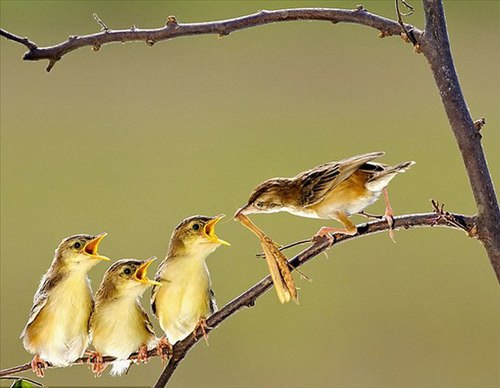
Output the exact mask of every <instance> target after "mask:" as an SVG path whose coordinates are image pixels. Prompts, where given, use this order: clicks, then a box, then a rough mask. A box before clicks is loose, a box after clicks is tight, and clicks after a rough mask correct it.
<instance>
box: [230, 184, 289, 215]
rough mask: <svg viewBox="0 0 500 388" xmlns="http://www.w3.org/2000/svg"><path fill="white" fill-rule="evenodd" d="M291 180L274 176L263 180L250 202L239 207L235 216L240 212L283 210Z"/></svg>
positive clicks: (251, 196) (273, 211)
mask: <svg viewBox="0 0 500 388" xmlns="http://www.w3.org/2000/svg"><path fill="white" fill-rule="evenodd" d="M290 183H291V180H290V179H287V178H272V179H268V180H267V181H264V182H262V183H261V184H260V185H258V186H257V187H256V188H255V189H254V190H253V191H252V194H250V199H249V200H248V203H247V204H246V205H245V206H243V207H242V208H240V209H238V211H237V212H236V214H235V215H234V218H237V217H238V216H239V215H240V214H245V215H247V214H253V213H277V212H280V211H282V210H283V208H284V207H285V204H286V202H287V198H288V196H289V194H290Z"/></svg>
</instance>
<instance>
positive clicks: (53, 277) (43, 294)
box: [20, 269, 62, 337]
mask: <svg viewBox="0 0 500 388" xmlns="http://www.w3.org/2000/svg"><path fill="white" fill-rule="evenodd" d="M61 279H62V275H60V274H57V273H56V272H52V271H50V269H49V271H48V272H47V273H46V274H45V276H44V277H43V278H42V281H41V282H40V286H39V287H38V290H37V291H36V293H35V296H34V297H33V306H32V307H31V310H30V314H29V317H28V323H26V326H25V327H24V329H23V332H22V333H21V335H20V337H24V334H25V333H26V330H27V328H28V326H29V325H31V324H32V323H33V321H34V320H35V319H36V317H37V316H38V314H40V311H42V310H43V308H44V307H45V305H46V304H47V301H48V299H49V295H50V292H51V291H52V290H53V288H54V287H55V286H56V285H57V284H58V283H59V282H60V280H61Z"/></svg>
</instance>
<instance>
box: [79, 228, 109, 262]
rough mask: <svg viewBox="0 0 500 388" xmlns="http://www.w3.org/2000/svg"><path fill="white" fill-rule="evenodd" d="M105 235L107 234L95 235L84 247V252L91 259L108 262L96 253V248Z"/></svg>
mask: <svg viewBox="0 0 500 388" xmlns="http://www.w3.org/2000/svg"><path fill="white" fill-rule="evenodd" d="M107 235H108V234H107V233H105V232H103V233H101V234H99V235H97V236H96V237H95V238H94V239H93V240H91V241H89V242H88V243H87V245H85V248H84V252H85V253H86V254H87V255H89V256H90V257H91V258H92V259H96V260H105V261H109V258H108V257H106V256H101V255H100V254H99V253H97V248H98V247H99V244H100V242H101V240H102V239H103V238H104V237H106V236H107Z"/></svg>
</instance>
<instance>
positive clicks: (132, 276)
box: [89, 257, 161, 376]
mask: <svg viewBox="0 0 500 388" xmlns="http://www.w3.org/2000/svg"><path fill="white" fill-rule="evenodd" d="M154 260H156V257H151V258H149V259H147V260H144V261H140V260H135V259H121V260H118V261H117V262H116V263H114V264H113V265H112V266H111V267H109V269H108V270H107V271H106V273H105V274H104V278H103V280H102V283H101V285H100V286H99V289H98V290H97V292H96V294H95V308H94V312H93V314H92V316H91V318H90V334H91V336H92V345H93V346H94V348H95V350H96V351H95V352H92V353H91V356H90V359H89V360H90V363H91V364H92V372H94V373H95V374H96V375H97V376H100V375H101V373H102V372H103V371H104V369H106V366H107V364H105V363H103V362H102V355H107V356H113V357H116V358H117V361H113V368H112V369H111V372H110V373H111V375H115V376H116V375H121V374H122V373H123V372H125V371H126V370H128V368H129V367H130V364H131V361H130V360H128V358H129V356H130V354H132V353H133V352H136V351H139V354H138V356H137V361H138V362H141V361H142V362H147V360H148V348H152V347H155V346H156V336H155V333H154V330H153V325H152V324H151V321H150V320H149V317H148V315H147V314H146V312H145V311H144V309H143V308H142V306H141V304H140V302H139V297H141V296H142V294H143V293H144V291H146V288H148V287H149V286H150V285H155V286H161V284H160V283H158V282H155V281H153V280H150V279H148V277H147V269H148V267H149V266H150V265H151V263H152V262H153V261H154Z"/></svg>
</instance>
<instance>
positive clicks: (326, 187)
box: [296, 152, 384, 207]
mask: <svg viewBox="0 0 500 388" xmlns="http://www.w3.org/2000/svg"><path fill="white" fill-rule="evenodd" d="M382 155H384V153H383V152H371V153H368V154H363V155H356V156H353V157H351V158H348V159H343V160H341V161H339V162H330V163H325V164H322V165H320V166H318V167H315V168H313V169H312V170H309V171H305V172H303V173H300V174H299V175H297V177H296V179H297V180H298V181H299V182H300V185H301V187H302V196H301V200H300V204H301V206H303V207H307V206H312V205H315V204H317V203H318V202H320V201H322V200H323V199H324V198H325V196H326V195H327V194H328V193H329V192H330V191H331V190H332V189H334V188H335V187H336V186H338V185H339V184H340V183H342V182H343V181H344V180H346V179H347V178H349V177H350V176H351V175H352V174H353V173H354V172H355V171H357V170H358V169H359V168H360V167H361V166H363V165H364V164H366V163H367V162H369V161H371V160H373V159H376V158H379V157H381V156H382Z"/></svg>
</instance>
